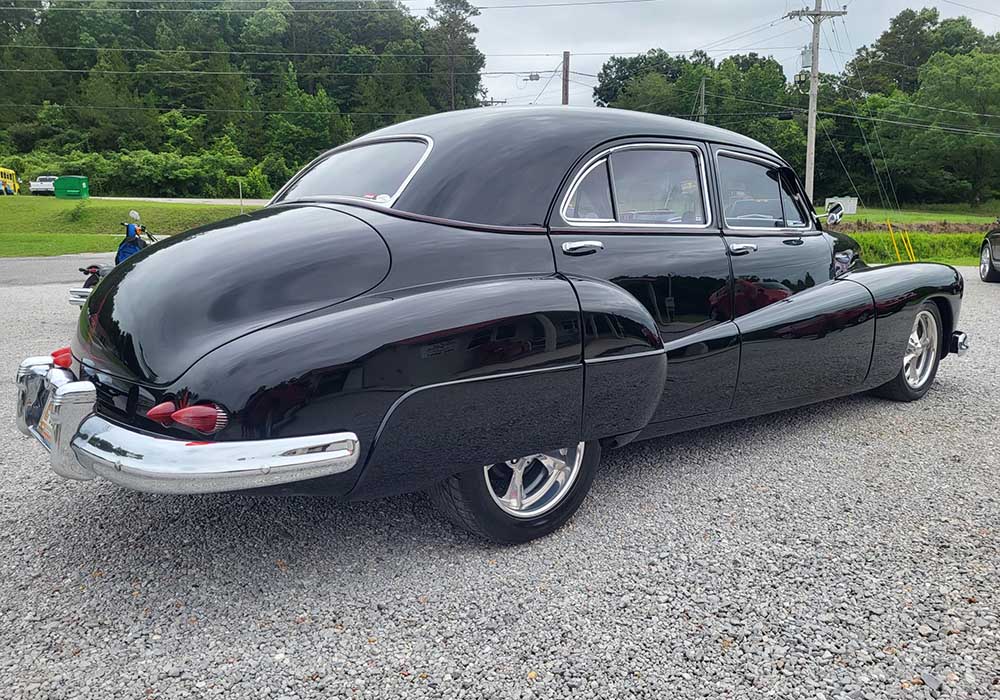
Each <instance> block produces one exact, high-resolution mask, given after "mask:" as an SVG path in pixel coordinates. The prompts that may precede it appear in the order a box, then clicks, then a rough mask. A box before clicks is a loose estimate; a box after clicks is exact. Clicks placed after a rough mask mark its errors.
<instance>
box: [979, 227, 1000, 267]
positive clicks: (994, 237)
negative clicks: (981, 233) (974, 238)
mask: <svg viewBox="0 0 1000 700" xmlns="http://www.w3.org/2000/svg"><path fill="white" fill-rule="evenodd" d="M979 279H981V280H982V281H983V282H1000V218H997V227H996V228H994V229H993V230H992V231H990V232H989V233H987V234H986V238H984V239H983V247H982V248H980V249H979Z"/></svg>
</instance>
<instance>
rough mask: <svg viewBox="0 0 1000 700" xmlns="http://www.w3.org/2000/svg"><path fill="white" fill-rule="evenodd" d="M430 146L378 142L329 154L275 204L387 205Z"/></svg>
mask: <svg viewBox="0 0 1000 700" xmlns="http://www.w3.org/2000/svg"><path fill="white" fill-rule="evenodd" d="M428 148H430V146H429V145H428V144H427V143H425V142H424V141H418V140H408V141H402V140H401V141H381V142H376V143H370V144H364V145H359V146H355V147H353V148H348V149H346V150H343V151H337V152H335V153H331V154H330V155H329V156H327V157H326V158H324V159H322V160H320V161H319V162H317V163H315V164H313V165H312V166H310V167H309V168H308V169H307V170H306V171H305V172H303V173H302V174H301V175H299V176H298V178H297V179H295V180H293V182H292V184H291V186H290V187H289V188H288V190H287V191H286V192H285V193H284V194H283V195H282V196H281V199H280V200H279V201H283V202H290V201H294V200H302V199H315V198H323V197H356V198H359V199H366V200H368V201H371V202H378V203H380V204H386V205H390V204H392V202H394V201H395V199H396V197H397V196H399V193H400V192H401V191H402V189H403V186H404V184H405V183H406V181H407V179H408V178H409V177H410V174H411V173H413V172H414V171H415V170H416V168H417V166H418V165H419V164H420V159H421V158H422V157H423V155H424V153H425V152H426V151H427V149H428Z"/></svg>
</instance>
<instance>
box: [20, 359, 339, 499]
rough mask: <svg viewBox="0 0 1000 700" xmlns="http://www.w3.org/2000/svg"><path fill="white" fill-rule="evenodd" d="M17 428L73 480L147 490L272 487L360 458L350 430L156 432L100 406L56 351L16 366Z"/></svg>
mask: <svg viewBox="0 0 1000 700" xmlns="http://www.w3.org/2000/svg"><path fill="white" fill-rule="evenodd" d="M15 381H16V383H17V388H18V391H17V427H18V429H20V431H21V432H22V433H24V434H25V435H30V436H32V437H34V438H35V439H37V440H38V441H39V442H40V443H42V445H43V446H44V447H45V448H46V449H47V450H49V461H50V464H51V466H52V470H53V471H54V472H56V473H57V474H59V475H60V476H62V477H64V478H67V479H93V478H94V477H97V476H100V477H103V478H105V479H108V480H109V481H113V482H115V483H117V484H120V485H122V486H125V487H127V488H131V489H135V490H136V491H146V492H148V493H212V492H217V491H239V490H243V489H253V488H260V487H263V486H273V485H275V484H284V483H290V482H293V481H303V480H306V479H315V478H317V477H322V476H329V475H331V474H339V473H341V472H345V471H347V470H349V469H351V468H352V467H354V465H355V464H356V463H357V460H358V452H359V444H358V438H357V435H355V434H354V433H351V432H340V433H329V434H325V435H309V436H303V437H291V438H278V439H272V440H242V441H237V442H204V441H191V442H188V441H185V440H176V439H173V438H164V437H157V436H154V435H149V434H147V433H142V432H139V431H136V430H131V429H129V428H126V427H123V426H121V425H118V424H116V423H112V422H111V421H108V420H106V419H104V418H102V417H101V416H98V415H96V414H95V413H94V407H95V404H96V401H97V389H96V387H95V386H94V384H93V383H91V382H87V381H77V380H76V377H75V376H74V375H73V373H72V372H70V371H69V370H68V369H62V368H59V367H55V366H54V364H53V362H52V357H51V356H41V357H29V358H28V359H26V360H24V361H23V362H22V363H21V365H20V367H19V368H18V370H17V378H16V380H15Z"/></svg>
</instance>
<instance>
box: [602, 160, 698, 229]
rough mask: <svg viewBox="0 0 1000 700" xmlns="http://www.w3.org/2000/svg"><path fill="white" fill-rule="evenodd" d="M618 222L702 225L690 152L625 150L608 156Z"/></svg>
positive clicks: (693, 161)
mask: <svg viewBox="0 0 1000 700" xmlns="http://www.w3.org/2000/svg"><path fill="white" fill-rule="evenodd" d="M610 163H611V178H612V180H613V182H614V190H615V205H616V207H617V212H618V221H619V222H621V223H629V224H694V225H699V226H700V225H703V224H704V223H705V203H704V197H703V194H702V191H701V181H700V178H699V170H698V158H697V155H696V154H695V153H694V152H693V151H689V150H686V149H685V150H668V149H662V148H659V149H653V148H650V149H626V150H622V151H616V152H614V153H612V154H611V160H610Z"/></svg>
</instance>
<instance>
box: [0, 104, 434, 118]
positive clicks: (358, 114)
mask: <svg viewBox="0 0 1000 700" xmlns="http://www.w3.org/2000/svg"><path fill="white" fill-rule="evenodd" d="M8 107H10V108H24V109H27V108H37V109H40V108H42V107H53V108H60V109H77V110H92V111H98V112H105V111H113V112H196V113H199V114H216V113H221V114H311V115H328V116H342V117H361V116H364V117H426V116H428V115H430V114H435V112H337V111H332V110H317V111H309V110H287V109H208V108H206V109H202V108H199V107H124V106H119V105H113V106H108V107H104V106H98V105H79V104H58V103H53V102H50V103H47V104H26V103H20V104H16V103H15V104H0V109H4V108H8Z"/></svg>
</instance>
